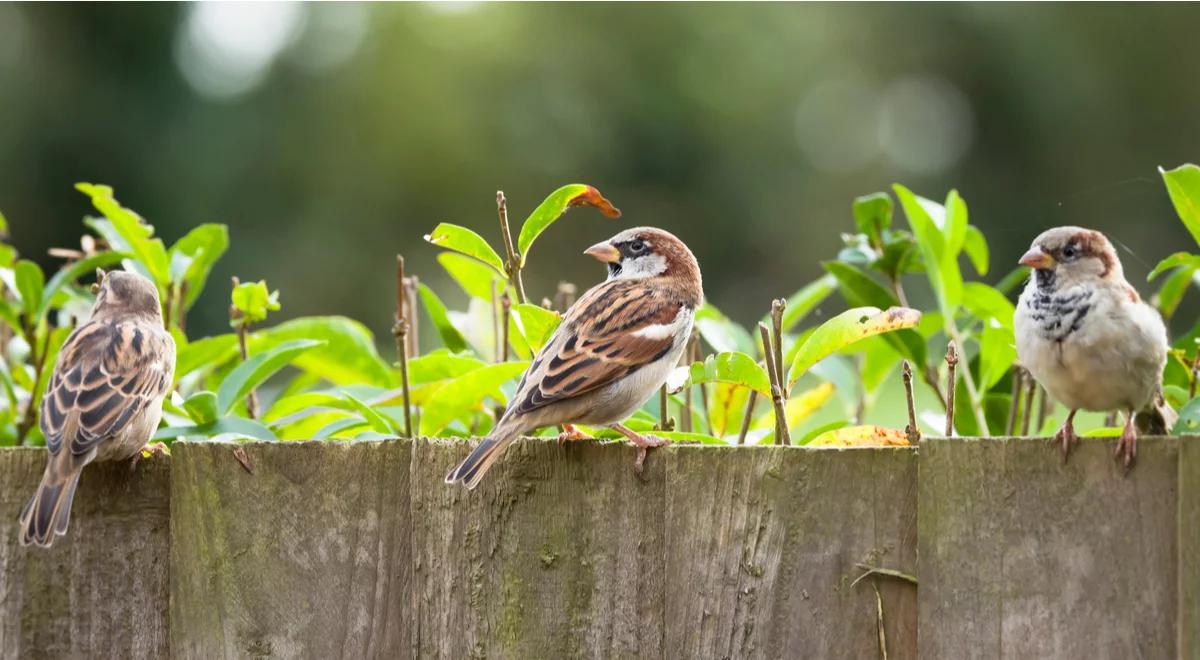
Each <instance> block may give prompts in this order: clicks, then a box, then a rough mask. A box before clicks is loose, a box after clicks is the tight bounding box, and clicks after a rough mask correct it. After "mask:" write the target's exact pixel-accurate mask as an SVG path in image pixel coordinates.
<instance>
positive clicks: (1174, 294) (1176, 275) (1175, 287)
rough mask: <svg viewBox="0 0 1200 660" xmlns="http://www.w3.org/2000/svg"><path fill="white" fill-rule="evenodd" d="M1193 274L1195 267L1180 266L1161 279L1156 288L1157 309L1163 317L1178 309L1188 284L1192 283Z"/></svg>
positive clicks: (1170, 315)
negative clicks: (1161, 281) (1160, 283)
mask: <svg viewBox="0 0 1200 660" xmlns="http://www.w3.org/2000/svg"><path fill="white" fill-rule="evenodd" d="M1195 275H1196V269H1195V268H1192V267H1191V266H1181V267H1179V268H1177V269H1175V271H1173V272H1172V273H1171V274H1170V275H1168V276H1167V279H1165V280H1163V283H1162V286H1160V287H1159V289H1158V311H1159V312H1161V313H1162V315H1163V318H1165V319H1170V318H1171V317H1172V316H1174V315H1175V310H1177V309H1179V303H1180V302H1182V301H1183V294H1184V293H1186V292H1187V288H1188V285H1190V284H1191V283H1192V279H1193V278H1194V277H1195Z"/></svg>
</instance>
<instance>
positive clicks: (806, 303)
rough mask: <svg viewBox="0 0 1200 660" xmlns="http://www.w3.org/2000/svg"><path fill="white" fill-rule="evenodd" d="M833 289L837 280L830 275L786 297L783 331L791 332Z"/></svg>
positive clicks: (835, 287)
mask: <svg viewBox="0 0 1200 660" xmlns="http://www.w3.org/2000/svg"><path fill="white" fill-rule="evenodd" d="M835 289H837V280H835V279H834V277H833V276H832V275H823V276H821V277H819V278H817V279H815V280H813V281H812V282H809V283H808V284H806V285H805V286H804V287H802V288H801V289H800V290H799V291H797V292H795V293H793V294H792V295H790V296H788V299H787V307H785V308H784V310H783V331H784V332H790V331H791V330H793V329H794V328H795V327H796V326H797V325H798V324H799V323H800V322H801V321H803V320H804V318H805V317H806V316H808V315H809V313H810V312H812V311H813V310H814V309H816V308H817V306H818V305H820V304H821V303H823V302H825V299H826V298H828V297H829V295H830V294H832V293H833V292H834V290H835ZM750 352H753V351H750Z"/></svg>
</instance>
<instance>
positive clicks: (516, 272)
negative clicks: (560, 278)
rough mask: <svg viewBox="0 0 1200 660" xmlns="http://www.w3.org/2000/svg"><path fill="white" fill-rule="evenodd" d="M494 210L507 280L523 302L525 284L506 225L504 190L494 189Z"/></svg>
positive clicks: (518, 257)
mask: <svg viewBox="0 0 1200 660" xmlns="http://www.w3.org/2000/svg"><path fill="white" fill-rule="evenodd" d="M496 212H497V214H499V216H500V234H501V236H502V237H503V238H504V252H505V253H506V255H507V257H508V262H507V263H505V264H504V268H505V270H507V271H508V281H509V283H510V284H512V287H513V289H514V290H515V291H516V292H517V302H519V303H521V304H525V284H524V283H523V282H522V281H521V256H520V255H519V254H517V250H516V248H514V247H513V239H512V231H511V230H510V229H509V227H508V202H507V200H505V199H504V191H503V190H497V191H496Z"/></svg>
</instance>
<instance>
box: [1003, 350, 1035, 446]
mask: <svg viewBox="0 0 1200 660" xmlns="http://www.w3.org/2000/svg"><path fill="white" fill-rule="evenodd" d="M1024 383H1025V371H1024V370H1023V369H1022V368H1021V367H1013V370H1012V397H1011V398H1010V399H1009V405H1008V422H1006V423H1005V425H1004V435H1012V434H1013V432H1014V431H1016V430H1017V417H1018V413H1019V411H1020V408H1021V392H1022V391H1023V389H1024V388H1023V385H1024ZM1028 416H1029V415H1028V414H1026V417H1028Z"/></svg>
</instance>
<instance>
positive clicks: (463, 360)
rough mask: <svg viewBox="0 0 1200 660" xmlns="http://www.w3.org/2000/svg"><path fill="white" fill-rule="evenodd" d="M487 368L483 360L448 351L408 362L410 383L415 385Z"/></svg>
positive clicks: (437, 351) (429, 354) (430, 354)
mask: <svg viewBox="0 0 1200 660" xmlns="http://www.w3.org/2000/svg"><path fill="white" fill-rule="evenodd" d="M484 366H487V363H486V362H484V361H483V360H480V359H477V358H473V357H469V356H466V355H455V354H453V353H451V352H449V351H447V350H446V349H444V348H442V349H438V350H436V351H434V352H432V353H427V354H425V355H422V356H420V357H415V358H412V359H410V360H409V361H408V381H409V383H410V384H413V385H420V384H422V383H430V382H434V381H439V380H445V379H447V378H457V377H459V376H461V375H463V374H465V373H467V372H470V371H474V370H476V369H479V368H480V367H484Z"/></svg>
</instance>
